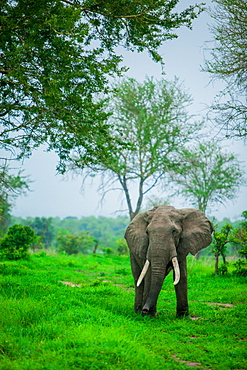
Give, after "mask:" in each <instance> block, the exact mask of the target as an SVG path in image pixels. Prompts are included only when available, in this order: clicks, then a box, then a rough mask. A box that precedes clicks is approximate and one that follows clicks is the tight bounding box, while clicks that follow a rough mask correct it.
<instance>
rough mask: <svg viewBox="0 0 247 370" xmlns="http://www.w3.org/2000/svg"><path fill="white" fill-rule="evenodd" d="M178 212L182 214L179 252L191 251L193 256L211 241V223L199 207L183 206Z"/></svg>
mask: <svg viewBox="0 0 247 370" xmlns="http://www.w3.org/2000/svg"><path fill="white" fill-rule="evenodd" d="M178 212H179V213H180V214H181V215H182V216H183V218H182V219H183V221H182V227H183V231H182V234H181V237H180V241H179V249H180V253H185V254H186V255H187V254H188V253H191V254H193V256H194V255H196V253H197V252H199V251H200V250H201V249H203V248H206V247H207V246H208V245H209V244H210V243H211V242H212V236H211V234H212V231H213V227H212V224H211V222H210V221H209V220H208V218H207V217H206V216H205V215H204V213H203V212H202V211H200V210H199V209H194V208H184V209H180V210H178Z"/></svg>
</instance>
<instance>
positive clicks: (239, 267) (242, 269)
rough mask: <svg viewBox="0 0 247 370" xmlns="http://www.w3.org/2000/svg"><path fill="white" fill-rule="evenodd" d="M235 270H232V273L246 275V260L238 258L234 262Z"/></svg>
mask: <svg viewBox="0 0 247 370" xmlns="http://www.w3.org/2000/svg"><path fill="white" fill-rule="evenodd" d="M234 266H235V270H234V271H233V274H234V275H237V276H247V261H245V260H242V259H239V260H237V262H235V263H234Z"/></svg>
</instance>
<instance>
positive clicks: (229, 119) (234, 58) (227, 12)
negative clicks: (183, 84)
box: [205, 0, 247, 137]
mask: <svg viewBox="0 0 247 370" xmlns="http://www.w3.org/2000/svg"><path fill="white" fill-rule="evenodd" d="M214 3H215V4H216V6H215V8H214V9H213V10H211V11H210V14H211V16H212V18H213V19H214V24H213V26H212V27H211V32H212V34H213V35H214V47H213V48H212V50H211V56H212V59H209V60H207V61H206V64H205V70H206V71H207V72H209V73H211V74H212V76H213V77H214V78H216V79H220V80H223V81H224V83H225V84H226V87H225V89H224V90H222V91H221V92H220V93H219V95H218V96H217V97H216V99H215V103H214V104H213V106H212V113H214V112H216V122H217V123H218V124H219V125H220V126H221V127H222V128H224V129H225V130H226V134H227V136H236V137H246V136H247V125H246V123H247V95H246V91H247V52H246V50H247V3H246V1H242V0H214ZM213 120H215V116H214V115H213Z"/></svg>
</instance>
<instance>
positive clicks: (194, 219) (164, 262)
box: [125, 206, 212, 311]
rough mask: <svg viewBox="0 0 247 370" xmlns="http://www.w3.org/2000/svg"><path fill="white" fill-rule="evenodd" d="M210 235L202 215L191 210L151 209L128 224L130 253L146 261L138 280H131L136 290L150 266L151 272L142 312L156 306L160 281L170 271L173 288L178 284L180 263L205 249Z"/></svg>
mask: <svg viewBox="0 0 247 370" xmlns="http://www.w3.org/2000/svg"><path fill="white" fill-rule="evenodd" d="M211 233H212V226H211V223H210V221H209V220H208V219H207V218H206V217H205V215H204V214H203V212H201V211H200V210H197V209H193V208H185V209H175V208H174V207H171V206H159V207H154V208H153V209H152V210H150V211H147V212H143V213H140V214H139V215H137V216H136V217H135V218H134V219H133V220H132V221H131V223H130V224H129V226H128V228H127V230H126V233H125V238H126V241H127V243H128V246H129V249H130V252H131V254H132V255H134V256H136V259H137V260H138V261H139V262H140V261H146V263H145V265H144V269H143V270H142V272H141V275H140V276H139V279H137V278H136V276H134V278H135V283H136V285H137V286H138V285H140V284H141V282H142V279H143V278H144V276H145V274H146V270H147V269H148V268H149V265H150V268H151V282H150V291H149V294H148V297H147V300H146V302H144V303H145V304H144V307H143V309H144V310H147V311H149V310H150V309H151V308H152V307H154V306H155V305H156V302H157V298H158V295H159V292H160V289H161V287H162V283H163V280H164V278H165V276H166V275H167V274H168V272H169V271H170V270H171V269H172V268H173V269H174V271H175V274H174V275H175V281H174V284H177V283H178V282H179V278H180V276H179V275H180V272H179V267H178V266H179V264H180V261H182V260H185V258H186V256H187V254H188V253H191V254H193V255H195V254H196V253H197V252H198V251H199V250H201V249H202V248H206V247H207V246H208V245H209V244H210V243H211V241H212V238H211ZM143 263H144V262H142V264H143Z"/></svg>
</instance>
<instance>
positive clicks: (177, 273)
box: [172, 257, 180, 285]
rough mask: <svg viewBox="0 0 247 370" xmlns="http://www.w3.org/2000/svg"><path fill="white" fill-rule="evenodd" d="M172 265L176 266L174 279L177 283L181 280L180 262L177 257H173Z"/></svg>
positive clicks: (175, 283)
mask: <svg viewBox="0 0 247 370" xmlns="http://www.w3.org/2000/svg"><path fill="white" fill-rule="evenodd" d="M172 265H173V268H174V273H175V279H174V283H173V284H174V285H177V283H178V282H179V280H180V270H179V264H178V259H177V257H173V258H172Z"/></svg>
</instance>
